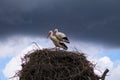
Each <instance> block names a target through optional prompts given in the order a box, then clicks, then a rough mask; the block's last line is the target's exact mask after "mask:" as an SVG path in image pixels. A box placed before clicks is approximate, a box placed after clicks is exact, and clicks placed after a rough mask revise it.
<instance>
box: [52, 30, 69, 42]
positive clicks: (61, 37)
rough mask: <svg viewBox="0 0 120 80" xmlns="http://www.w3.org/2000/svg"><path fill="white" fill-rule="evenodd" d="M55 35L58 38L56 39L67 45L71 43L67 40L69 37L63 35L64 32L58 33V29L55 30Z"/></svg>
mask: <svg viewBox="0 0 120 80" xmlns="http://www.w3.org/2000/svg"><path fill="white" fill-rule="evenodd" d="M54 35H55V36H56V38H57V39H58V40H60V41H62V42H66V43H70V42H69V39H68V38H67V36H66V35H65V34H64V33H62V32H58V29H55V30H54Z"/></svg>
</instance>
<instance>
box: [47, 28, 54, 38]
mask: <svg viewBox="0 0 120 80" xmlns="http://www.w3.org/2000/svg"><path fill="white" fill-rule="evenodd" d="M52 34H53V32H52V30H50V31H49V33H48V36H47V38H48V37H50V35H52Z"/></svg>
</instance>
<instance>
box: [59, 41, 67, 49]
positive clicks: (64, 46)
mask: <svg viewBox="0 0 120 80" xmlns="http://www.w3.org/2000/svg"><path fill="white" fill-rule="evenodd" d="M60 45H61V46H62V48H63V49H65V50H67V49H68V47H67V46H66V45H65V44H64V43H62V42H60Z"/></svg>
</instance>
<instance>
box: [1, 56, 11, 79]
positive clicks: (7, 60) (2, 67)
mask: <svg viewBox="0 0 120 80" xmlns="http://www.w3.org/2000/svg"><path fill="white" fill-rule="evenodd" d="M10 60H11V57H6V58H1V59H0V80H7V78H6V77H5V76H4V74H3V69H4V68H5V66H6V64H7V63H8V62H9V61H10Z"/></svg>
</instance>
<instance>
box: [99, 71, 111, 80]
mask: <svg viewBox="0 0 120 80" xmlns="http://www.w3.org/2000/svg"><path fill="white" fill-rule="evenodd" d="M108 72H109V69H106V70H105V71H104V73H103V74H102V76H101V77H100V79H101V80H105V77H106V75H107V73H108Z"/></svg>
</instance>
